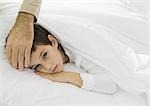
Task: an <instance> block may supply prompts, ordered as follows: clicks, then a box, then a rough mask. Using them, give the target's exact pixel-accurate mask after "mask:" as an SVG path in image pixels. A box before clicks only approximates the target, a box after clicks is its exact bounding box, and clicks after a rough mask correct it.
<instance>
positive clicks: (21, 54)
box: [18, 48, 24, 70]
mask: <svg viewBox="0 0 150 106" xmlns="http://www.w3.org/2000/svg"><path fill="white" fill-rule="evenodd" d="M18 68H19V69H20V70H22V69H23V68H24V48H21V49H20V50H19V52H18Z"/></svg>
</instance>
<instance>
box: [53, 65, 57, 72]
mask: <svg viewBox="0 0 150 106" xmlns="http://www.w3.org/2000/svg"><path fill="white" fill-rule="evenodd" d="M57 67H58V64H57V65H56V66H55V68H54V69H53V70H52V72H55V70H56V68H57Z"/></svg>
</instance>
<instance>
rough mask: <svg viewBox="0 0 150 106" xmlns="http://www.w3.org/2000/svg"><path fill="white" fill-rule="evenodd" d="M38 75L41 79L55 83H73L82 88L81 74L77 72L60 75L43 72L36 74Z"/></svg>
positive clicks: (61, 73) (60, 73)
mask: <svg viewBox="0 0 150 106" xmlns="http://www.w3.org/2000/svg"><path fill="white" fill-rule="evenodd" d="M36 73H37V74H38V75H40V76H41V77H44V78H47V79H49V80H52V81H54V82H63V83H71V84H74V85H76V86H78V87H81V86H82V83H83V81H82V79H81V77H80V74H79V73H75V72H59V73H52V74H47V73H42V72H36Z"/></svg>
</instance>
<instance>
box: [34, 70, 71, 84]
mask: <svg viewBox="0 0 150 106" xmlns="http://www.w3.org/2000/svg"><path fill="white" fill-rule="evenodd" d="M36 74H38V75H39V76H41V77H43V78H46V79H49V80H51V81H54V82H64V83H67V82H69V72H58V73H43V72H38V71H37V72H36Z"/></svg>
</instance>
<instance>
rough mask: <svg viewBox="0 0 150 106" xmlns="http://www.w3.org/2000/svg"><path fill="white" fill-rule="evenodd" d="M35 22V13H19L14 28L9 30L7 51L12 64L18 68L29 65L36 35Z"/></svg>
mask: <svg viewBox="0 0 150 106" xmlns="http://www.w3.org/2000/svg"><path fill="white" fill-rule="evenodd" d="M33 24H34V16H33V15H31V14H28V13H19V14H18V17H17V19H16V22H15V24H14V26H13V28H12V29H11V31H10V32H9V35H8V39H7V43H6V52H7V57H8V60H9V62H10V64H11V65H12V66H13V67H14V68H16V69H23V68H25V67H28V66H29V62H30V54H31V48H32V43H33V37H34V30H33Z"/></svg>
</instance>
